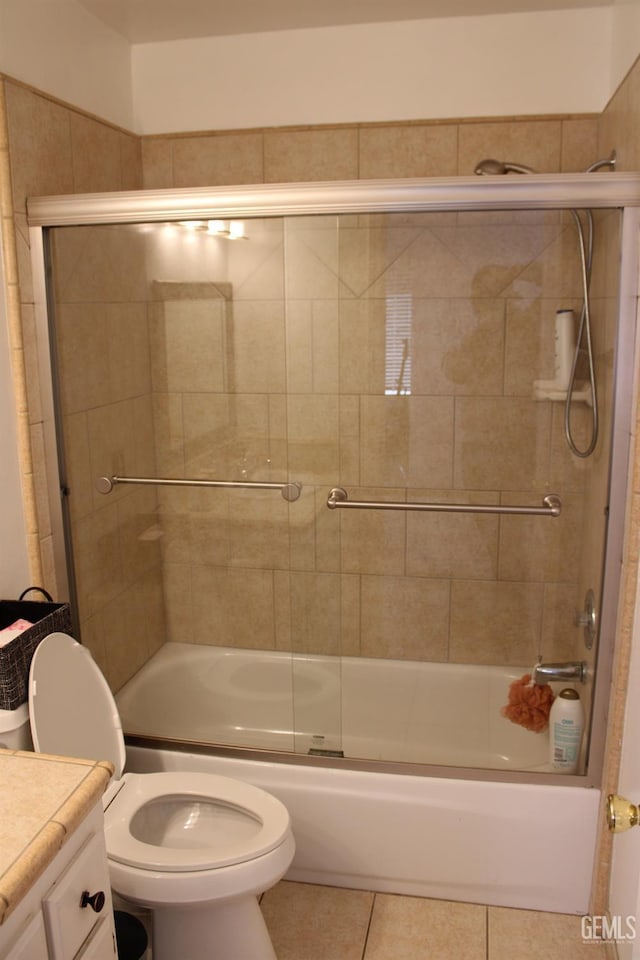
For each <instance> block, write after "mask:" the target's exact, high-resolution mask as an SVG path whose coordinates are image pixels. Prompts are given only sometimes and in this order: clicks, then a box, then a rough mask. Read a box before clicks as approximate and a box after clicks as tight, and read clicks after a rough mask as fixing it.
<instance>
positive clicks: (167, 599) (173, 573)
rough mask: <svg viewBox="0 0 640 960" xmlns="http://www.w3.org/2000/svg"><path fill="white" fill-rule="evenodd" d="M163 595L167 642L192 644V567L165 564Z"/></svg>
mask: <svg viewBox="0 0 640 960" xmlns="http://www.w3.org/2000/svg"><path fill="white" fill-rule="evenodd" d="M162 593H163V596H164V605H165V619H166V629H167V634H166V638H167V641H173V642H175V643H192V642H193V639H194V638H193V616H194V608H193V602H192V597H193V582H192V577H191V567H190V566H189V565H188V564H185V563H163V564H162ZM214 642H215V641H214Z"/></svg>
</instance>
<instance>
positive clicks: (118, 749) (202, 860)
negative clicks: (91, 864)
mask: <svg viewBox="0 0 640 960" xmlns="http://www.w3.org/2000/svg"><path fill="white" fill-rule="evenodd" d="M29 717H30V720H31V728H32V736H33V742H34V746H35V749H36V750H37V751H39V752H43V753H52V754H58V755H61V756H71V757H84V758H87V759H93V760H109V761H111V763H113V765H114V768H115V773H114V780H115V781H117V782H116V783H112V784H111V785H110V787H109V788H108V791H107V795H106V798H107V806H106V809H105V837H106V846H107V856H108V858H109V860H111V861H115V862H117V863H121V864H124V865H126V866H129V867H134V868H136V869H137V870H140V871H142V872H145V871H150V872H151V871H154V872H156V873H157V872H162V873H169V874H171V873H181V872H182V873H185V874H186V873H197V872H200V871H206V870H214V871H215V870H217V869H219V868H221V867H230V866H232V865H235V864H238V865H240V864H242V863H246V862H247V861H251V860H256V859H258V858H259V857H263V856H265V854H268V853H270V852H271V851H274V850H275V849H276V848H278V847H280V846H281V845H283V844H285V842H286V841H287V839H288V838H289V837H290V818H289V813H288V811H287V809H286V808H285V807H284V805H283V804H282V803H280V801H279V800H277V799H276V798H275V797H272V796H271V795H270V794H268V793H266V792H265V791H264V790H260V789H259V788H258V787H254V786H251V785H250V784H248V783H244V782H242V781H239V780H233V779H231V778H230V777H222V776H218V775H216V774H211V773H169V772H164V773H127V774H124V776H123V775H122V774H123V770H124V764H125V756H126V755H125V745H124V736H123V734H122V725H121V722H120V716H119V714H118V708H117V706H116V702H115V700H114V697H113V694H112V693H111V690H110V688H109V685H108V684H107V681H106V680H105V678H104V676H103V674H102V672H101V671H100V668H99V667H98V665H97V664H96V662H95V661H94V659H93V657H92V656H91V653H90V652H89V651H88V650H87V648H86V647H83V646H82V645H81V644H79V643H78V642H77V641H76V640H74V639H73V638H72V637H70V636H68V635H67V634H65V633H52V634H49V636H48V637H45V638H44V640H42V641H41V642H40V644H39V645H38V647H37V649H36V652H35V653H34V656H33V659H32V661H31V669H30V671H29ZM185 809H186V819H185ZM181 817H182V818H183V823H182V827H181V826H180V818H181ZM199 821H202V823H203V824H204V826H202V824H200V823H199ZM160 840H163V841H164V843H161V842H159V841H160ZM156 841H158V842H156Z"/></svg>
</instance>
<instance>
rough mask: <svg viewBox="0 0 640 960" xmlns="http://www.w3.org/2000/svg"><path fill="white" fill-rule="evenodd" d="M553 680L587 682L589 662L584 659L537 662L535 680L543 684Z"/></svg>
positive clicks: (534, 672) (534, 669)
mask: <svg viewBox="0 0 640 960" xmlns="http://www.w3.org/2000/svg"><path fill="white" fill-rule="evenodd" d="M553 680H563V681H569V682H572V681H574V682H575V681H577V680H578V681H580V683H586V682H587V664H586V662H585V661H584V660H580V661H576V662H574V663H536V665H535V667H534V668H533V682H534V683H537V684H539V685H540V686H542V685H543V684H545V683H549V682H550V681H553Z"/></svg>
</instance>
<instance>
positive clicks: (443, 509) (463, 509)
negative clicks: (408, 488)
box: [327, 487, 562, 517]
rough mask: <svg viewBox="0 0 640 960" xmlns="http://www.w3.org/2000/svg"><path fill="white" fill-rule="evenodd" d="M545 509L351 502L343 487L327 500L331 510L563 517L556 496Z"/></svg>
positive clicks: (545, 502)
mask: <svg viewBox="0 0 640 960" xmlns="http://www.w3.org/2000/svg"><path fill="white" fill-rule="evenodd" d="M542 503H543V506H541V507H516V506H514V507H509V506H502V505H500V504H489V503H407V502H404V503H398V502H394V501H393V500H389V501H387V502H385V501H384V500H349V495H348V493H347V491H346V490H345V489H344V488H343V487H334V488H333V490H331V491H330V492H329V496H328V497H327V506H328V507H329V509H330V510H335V509H336V508H337V507H340V508H342V509H344V508H345V507H350V508H352V509H354V510H417V511H423V512H431V513H501V514H516V515H519V516H532V517H559V516H560V511H561V510H562V501H561V500H560V497H558V496H557V495H556V494H555V493H550V494H548V496H546V497H545V498H544V499H543V501H542Z"/></svg>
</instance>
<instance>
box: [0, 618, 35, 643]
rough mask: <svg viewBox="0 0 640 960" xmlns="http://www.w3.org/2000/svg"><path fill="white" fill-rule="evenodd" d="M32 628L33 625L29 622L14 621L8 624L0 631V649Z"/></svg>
mask: <svg viewBox="0 0 640 960" xmlns="http://www.w3.org/2000/svg"><path fill="white" fill-rule="evenodd" d="M32 626H33V624H32V623H31V622H30V621H29V620H14V621H13V623H10V624H9V626H8V627H5V628H4V630H0V647H4V646H6V645H7V644H8V643H10V642H11V641H12V640H15V638H16V637H19V636H20V634H21V633H24V631H25V630H28V629H29V627H32Z"/></svg>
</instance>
